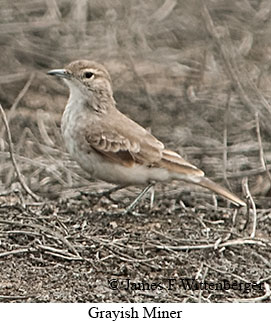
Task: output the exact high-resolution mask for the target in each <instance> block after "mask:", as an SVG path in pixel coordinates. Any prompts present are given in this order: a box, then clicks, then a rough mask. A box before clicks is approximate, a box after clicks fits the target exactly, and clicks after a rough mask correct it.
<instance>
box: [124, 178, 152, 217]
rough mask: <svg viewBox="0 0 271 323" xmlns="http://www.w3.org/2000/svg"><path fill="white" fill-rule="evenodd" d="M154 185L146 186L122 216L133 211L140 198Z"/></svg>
mask: <svg viewBox="0 0 271 323" xmlns="http://www.w3.org/2000/svg"><path fill="white" fill-rule="evenodd" d="M153 185H154V183H150V184H149V185H148V186H146V187H145V188H144V189H143V190H142V191H141V193H140V194H139V195H138V196H137V197H136V199H135V200H134V201H133V202H132V203H131V204H130V205H129V206H128V207H127V208H126V210H125V211H124V212H123V214H127V213H129V212H131V211H132V210H133V208H134V207H135V206H136V205H137V203H138V202H139V201H140V200H141V199H142V197H143V196H144V195H145V194H146V193H147V192H148V191H149V190H150V189H151V188H152V187H153Z"/></svg>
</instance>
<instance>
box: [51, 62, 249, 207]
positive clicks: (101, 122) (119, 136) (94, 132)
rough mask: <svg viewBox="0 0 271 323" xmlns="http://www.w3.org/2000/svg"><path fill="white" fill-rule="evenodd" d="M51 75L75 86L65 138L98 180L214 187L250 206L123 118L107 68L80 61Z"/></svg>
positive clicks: (64, 126) (64, 127) (65, 121)
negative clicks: (165, 182) (180, 183)
mask: <svg viewBox="0 0 271 323" xmlns="http://www.w3.org/2000/svg"><path fill="white" fill-rule="evenodd" d="M48 74H50V75H56V76H59V77H62V78H63V79H64V80H65V82H66V83H67V85H68V86H69V89H70V97H69V100H68V103H67V105H66V108H65V111H64V114H63V117H62V124H61V129H62V134H63V137H64V140H65V143H66V146H67V150H68V151H69V153H70V154H71V156H72V157H73V158H74V159H75V160H76V161H77V162H78V163H79V164H80V165H81V167H82V168H83V169H85V170H86V171H87V172H89V173H90V174H91V175H92V176H94V177H95V178H98V179H102V180H104V181H107V182H111V183H118V184H122V185H147V184H148V183H150V182H153V181H161V182H163V181H171V180H173V179H179V180H184V181H186V182H190V183H194V184H197V185H200V186H203V187H205V188H208V189H210V190H212V191H214V192H215V193H218V194H219V195H221V196H223V197H225V198H227V199H229V200H230V201H231V202H232V203H234V204H235V205H237V206H244V205H245V203H244V202H243V201H242V200H241V199H240V198H239V197H238V196H236V195H235V194H233V193H231V192H230V191H228V190H227V189H225V188H223V187H222V186H220V185H218V184H216V183H214V182H213V181H211V180H210V179H208V178H206V177H205V176H204V172H203V171H202V170H200V169H198V168H197V167H196V166H194V165H192V164H190V163H189V162H187V161H186V160H184V159H183V158H182V157H181V156H180V155H179V154H177V153H176V152H173V151H170V150H167V149H165V147H164V145H163V143H162V142H160V141H159V140H157V139H156V138H155V137H154V136H153V135H152V134H150V133H149V132H148V131H147V130H145V129H144V128H143V127H141V126H140V125H139V124H137V123H136V122H134V121H132V120H131V119H129V118H128V117H126V116H125V115H124V114H122V113H121V112H120V111H119V110H118V109H117V108H116V103H115V100H114V98H113V91H112V86H111V78H110V75H109V73H108V72H107V70H106V69H105V67H104V66H103V65H101V64H98V63H96V62H92V61H86V60H79V61H75V62H72V63H70V64H69V65H67V66H66V67H65V68H64V69H61V70H52V71H49V72H48Z"/></svg>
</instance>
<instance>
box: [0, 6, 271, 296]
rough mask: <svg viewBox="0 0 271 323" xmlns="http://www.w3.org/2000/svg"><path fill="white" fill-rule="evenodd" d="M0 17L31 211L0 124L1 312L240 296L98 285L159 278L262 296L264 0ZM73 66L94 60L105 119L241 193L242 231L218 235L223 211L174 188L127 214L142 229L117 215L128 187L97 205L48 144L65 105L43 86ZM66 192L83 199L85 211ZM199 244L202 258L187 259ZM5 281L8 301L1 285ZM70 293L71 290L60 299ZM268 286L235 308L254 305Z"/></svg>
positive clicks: (17, 11) (17, 12)
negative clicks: (103, 71) (249, 288)
mask: <svg viewBox="0 0 271 323" xmlns="http://www.w3.org/2000/svg"><path fill="white" fill-rule="evenodd" d="M0 5H1V12H0V18H1V19H0V21H1V23H0V41H1V57H0V62H1V66H2V68H1V73H0V103H1V104H2V106H3V108H4V110H5V113H6V117H7V120H8V122H9V127H10V130H11V137H12V141H13V151H14V154H13V155H14V160H15V163H17V165H18V169H19V174H21V176H22V178H23V181H25V184H26V186H27V187H28V188H29V189H30V191H32V192H34V194H37V195H38V196H39V198H40V201H39V202H38V203H36V204H35V203H34V202H33V201H32V198H31V197H29V196H26V195H25V193H24V191H23V190H22V188H21V185H19V184H18V183H19V182H21V183H22V180H20V175H19V177H18V176H17V175H18V172H17V175H16V173H15V171H14V167H13V164H14V163H13V164H12V162H11V159H10V145H9V140H8V139H9V138H8V136H7V129H6V127H5V125H4V123H0V133H1V135H0V163H1V168H0V199H1V200H0V211H1V221H2V222H1V223H0V240H1V244H0V256H1V258H3V259H4V260H3V262H2V260H1V258H0V261H1V266H2V269H1V275H2V277H3V279H2V281H1V280H0V300H1V297H2V299H3V300H4V301H5V300H15V301H25V300H26V299H27V300H28V301H34V300H38V301H87V300H92V301H94V300H100V301H118V300H122V301H125V300H127V301H128V300H133V299H134V300H135V301H146V300H147V301H151V300H155V301H161V300H164V301H209V300H210V301H234V300H240V299H243V295H239V294H238V293H237V294H236V293H233V294H227V293H226V294H223V293H213V294H211V296H210V295H208V293H203V294H202V293H199V294H197V293H196V294H195V293H188V294H187V293H186V294H184V295H179V294H178V293H177V294H178V295H176V293H170V291H167V292H165V293H164V292H163V293H161V294H159V293H158V294H157V293H154V294H153V293H149V292H144V293H143V294H142V293H141V294H140V293H139V294H136V295H135V294H134V293H130V294H129V293H128V294H127V293H124V292H123V291H122V292H121V293H115V294H114V293H112V292H110V291H109V290H108V285H107V278H108V277H109V276H110V277H111V276H114V275H120V277H122V278H123V279H124V277H131V278H132V279H134V280H142V279H143V278H144V277H145V278H146V279H149V280H151V279H154V280H155V279H156V280H161V279H165V278H166V277H168V276H172V277H173V276H174V275H175V276H174V277H184V276H189V277H196V275H197V273H198V278H202V279H206V280H214V281H215V280H217V279H219V277H220V278H221V279H223V278H227V279H232V277H234V276H232V274H235V275H237V276H238V279H241V278H240V277H243V279H246V280H247V281H251V280H261V279H263V280H264V281H265V282H267V283H268V282H269V283H270V230H269V229H268V226H270V207H271V203H270V193H271V189H270V187H271V181H270V178H271V176H270V173H269V171H270V169H271V143H270V135H271V127H270V121H271V106H270V102H271V98H270V90H269V88H270V86H271V76H270V72H269V70H270V52H271V42H270V39H271V37H270V15H271V5H270V1H268V0H242V1H241V0H240V1H235V0H228V1H226V0H222V1H219V0H217V1H200V0H193V1H189V2H185V1H183V2H181V1H176V0H161V1H157V0H150V1H147V2H146V1H124V0H111V1H109V0H103V1H101V0H99V1H98V0H97V1H95V0H92V1H88V0H81V1H71V0H35V1H28V0H26V1H17V0H14V1H12V2H10V1H7V0H1V1H0ZM78 58H86V59H93V60H97V61H99V62H101V63H104V64H105V65H106V66H107V67H108V69H109V71H110V73H111V75H112V79H113V86H114V90H115V98H116V101H117V102H118V107H119V109H120V110H121V111H123V112H125V113H126V114H128V115H129V116H130V117H132V118H133V119H134V120H136V121H138V122H139V123H141V124H142V125H144V126H145V127H150V128H151V131H152V133H154V134H155V135H156V136H157V137H159V138H160V139H161V140H162V141H164V142H165V143H166V144H167V145H168V146H169V147H170V148H173V149H174V150H177V151H179V152H180V153H181V154H183V155H184V156H185V157H187V158H188V159H189V160H190V161H191V162H193V163H195V164H196V165H198V166H199V167H201V168H202V169H204V171H205V172H206V173H207V174H208V175H209V176H210V177H212V178H213V179H215V180H217V181H220V182H223V184H224V185H227V186H229V187H231V188H232V189H233V190H234V191H235V192H237V193H238V192H239V193H240V194H241V183H242V180H243V179H245V183H246V184H245V185H244V188H245V189H246V194H248V195H250V199H251V201H252V205H253V204H254V212H253V214H254V216H252V215H253V214H252V213H251V214H248V217H249V226H248V227H247V228H245V229H244V228H243V226H244V223H243V224H242V226H241V227H239V225H237V224H236V223H235V222H233V223H231V224H230V222H229V221H230V220H229V219H228V217H230V216H233V217H234V218H235V215H236V214H235V213H234V211H233V210H231V209H228V208H216V207H215V205H216V203H215V202H214V200H213V197H212V196H211V194H209V193H206V192H205V191H202V190H198V189H197V188H194V187H187V186H184V187H182V186H181V187H180V185H179V184H177V183H172V184H169V185H166V186H163V187H162V186H161V187H160V186H158V188H157V191H156V200H155V207H154V209H153V210H152V211H149V210H148V208H147V205H145V204H144V202H142V203H141V204H140V205H139V207H138V211H139V212H140V213H143V214H145V215H147V214H148V217H146V216H143V218H141V217H132V218H131V217H129V216H125V217H117V216H116V215H115V213H119V210H120V209H121V208H123V207H125V205H127V204H128V203H129V201H130V200H131V198H132V197H133V196H134V195H135V192H137V190H136V189H129V190H121V191H119V192H116V193H115V194H114V199H116V201H117V203H113V204H112V201H111V202H110V201H109V200H107V198H102V199H100V197H99V196H98V194H95V192H97V191H98V192H100V191H102V190H103V189H105V188H109V187H111V186H110V185H107V184H104V183H100V182H96V181H93V179H88V178H87V177H86V174H85V173H84V172H83V171H82V170H81V169H80V168H79V167H78V166H77V165H76V163H75V162H73V161H72V160H70V159H69V156H68V154H67V153H66V152H65V149H64V146H63V142H62V138H61V135H60V131H59V124H60V118H61V114H62V111H63V108H64V106H65V101H66V98H67V95H68V92H67V89H66V88H65V87H64V86H63V84H61V83H59V82H58V81H57V80H53V79H52V78H49V77H47V76H46V74H45V72H46V71H47V70H48V69H52V68H59V67H62V66H64V65H65V64H67V63H69V62H70V61H71V60H73V59H78ZM246 178H247V180H248V181H247V182H246ZM80 190H84V191H86V190H87V191H89V192H92V195H90V196H89V197H88V199H86V197H84V196H83V195H81V194H80ZM183 202H184V204H185V205H186V208H184V204H183ZM195 205H197V209H194V208H192V206H195ZM213 205H214V206H213ZM256 211H257V214H256ZM109 215H110V216H109ZM256 215H257V217H256ZM202 216H203V218H202ZM224 216H226V219H227V220H225V219H224ZM115 217H116V218H115ZM219 219H221V220H219ZM167 221H171V222H170V223H168V222H167ZM206 221H207V222H206ZM220 221H222V222H220ZM251 222H252V227H250V224H251ZM143 224H144V225H145V226H146V227H144V226H143ZM229 225H230V228H229ZM56 228H58V229H56ZM149 228H151V229H150V230H149ZM173 228H175V229H173ZM186 230H187V231H186ZM204 230H206V231H204ZM188 232H189V234H187V233H188ZM206 232H208V234H207V233H206ZM209 233H211V235H209ZM17 236H18V237H17ZM250 236H251V237H250ZM197 239H200V240H199V241H198V242H199V244H200V245H203V246H205V247H202V248H203V249H199V250H198V249H197V247H196V248H195V249H194V246H195V241H196V240H197ZM217 241H219V243H218V242H217ZM227 241H230V243H229V244H227ZM235 241H237V242H239V244H238V243H237V245H234V246H233V243H235ZM248 241H252V244H248V243H247V242H248ZM223 243H224V244H223ZM225 243H226V244H225ZM219 244H221V246H220V248H218V246H219ZM86 246H87V247H86ZM206 246H207V247H206ZM205 248H206V250H205ZM85 249H86V250H85ZM217 249H219V250H222V251H221V252H219V251H217ZM185 250H186V251H185ZM188 255H189V257H188ZM244 259H246V262H245V260H244ZM7 260H8V261H7ZM26 264H27V265H26ZM71 264H72V265H71ZM27 266H28V267H29V268H31V269H27ZM70 266H71V268H73V270H68V267H70ZM180 266H182V270H181V269H180V268H179V267H180ZM210 266H211V267H210ZM36 267H38V268H39V269H38V272H39V274H38V275H37V285H38V286H43V285H46V286H47V289H46V290H45V292H42V291H41V290H40V289H39V288H41V287H38V286H37V287H33V284H31V286H29V283H28V281H29V280H31V277H33V272H34V268H36ZM252 267H253V268H254V269H255V271H254V272H253V268H252ZM12 268H13V269H12ZM18 268H20V270H18ZM55 268H61V270H60V271H61V275H62V276H61V277H62V279H63V290H62V291H61V290H58V289H55V287H56V286H55V284H56V283H55V281H54V279H55V280H58V279H59V278H57V277H58V276H57V272H56V269H55ZM109 268H110V269H109ZM208 268H209V269H208ZM211 268H212V269H211ZM32 271H33V272H32ZM203 272H204V273H205V274H204V275H203ZM221 272H222V274H221ZM75 273H77V274H78V277H79V278H78V277H77V278H76V277H75V276H73V274H75ZM80 273H82V275H81V274H80ZM219 273H220V274H219ZM201 275H203V276H201ZM221 275H222V276H221ZM87 277H88V278H87ZM268 277H269V278H268ZM10 280H11V283H10V284H11V287H10V289H9V287H5V288H4V287H2V286H5V284H8V283H7V282H8V281H10ZM75 280H76V281H79V285H80V286H81V287H82V289H81V291H80V290H78V291H75V290H74V288H72V287H71V286H72V284H73V283H74V282H75ZM100 282H102V283H101V285H100ZM1 284H2V285H1ZM89 284H91V285H93V284H94V285H95V286H96V287H95V288H98V289H99V288H100V289H101V290H100V293H97V290H96V289H95V288H91V286H89ZM18 286H24V287H23V289H24V290H25V291H26V292H25V294H24V293H21V294H20V293H19V291H20V288H19V287H18ZM268 286H269V285H267V287H266V290H265V292H264V293H263V294H261V293H259V294H257V295H256V294H253V293H250V294H248V295H247V296H248V298H250V299H251V300H252V301H253V300H254V301H264V300H266V299H268V297H269V296H268V295H269V294H268ZM30 287H31V288H32V289H31V288H30ZM1 288H3V292H1ZM59 288H60V287H59ZM64 289H65V290H64ZM53 290H54V292H53ZM18 293H19V294H20V295H18ZM50 293H51V294H50ZM12 295H13V296H14V297H13V298H12V297H11V296H12ZM263 295H267V296H264V297H265V298H263V299H261V297H262V296H263ZM15 296H18V298H16V297H15ZM88 296H89V298H88ZM135 296H136V297H135ZM95 297H96V298H95ZM134 297H135V298H134ZM255 297H260V299H259V300H258V299H255Z"/></svg>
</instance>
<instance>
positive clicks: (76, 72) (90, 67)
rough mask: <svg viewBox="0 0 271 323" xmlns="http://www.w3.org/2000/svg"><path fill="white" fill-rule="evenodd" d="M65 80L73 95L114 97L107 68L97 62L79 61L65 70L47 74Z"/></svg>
mask: <svg viewBox="0 0 271 323" xmlns="http://www.w3.org/2000/svg"><path fill="white" fill-rule="evenodd" d="M47 74H49V75H55V76H58V77H60V78H63V79H64V81H65V83H66V84H67V85H68V86H69V89H70V92H71V95H81V96H99V97H100V96H103V97H112V95H113V93H112V86H111V78H110V75H109V73H108V72H107V70H106V68H105V67H104V66H103V65H101V64H99V63H96V62H93V61H88V60H78V61H74V62H71V63H70V64H68V65H67V66H65V67H64V68H63V69H55V70H51V71H49V72H47Z"/></svg>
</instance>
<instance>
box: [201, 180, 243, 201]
mask: <svg viewBox="0 0 271 323" xmlns="http://www.w3.org/2000/svg"><path fill="white" fill-rule="evenodd" d="M197 184H198V185H200V186H202V187H205V188H208V189H209V190H211V191H213V192H214V193H217V194H219V195H221V196H223V197H225V198H226V199H228V200H230V201H231V202H232V203H233V204H235V205H236V206H239V207H240V206H246V203H245V202H244V201H242V200H241V199H240V198H239V197H238V196H237V195H235V194H233V193H231V192H230V191H228V190H227V189H226V188H224V187H222V186H220V185H218V184H216V183H215V182H213V181H211V180H210V179H209V178H207V177H202V178H201V179H200V181H199V182H198V183H197Z"/></svg>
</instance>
